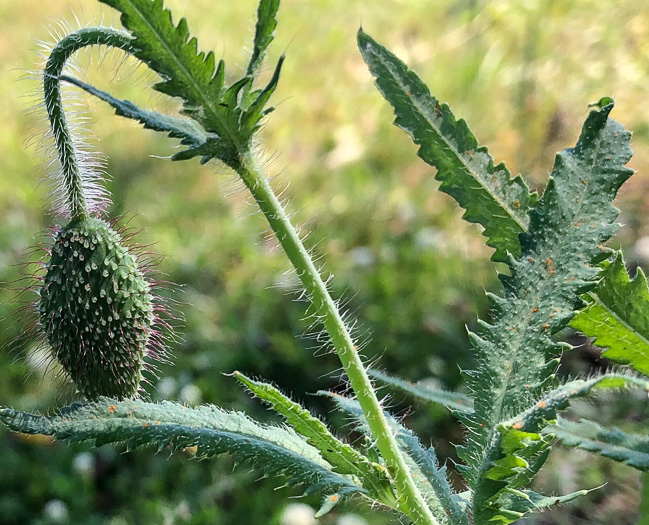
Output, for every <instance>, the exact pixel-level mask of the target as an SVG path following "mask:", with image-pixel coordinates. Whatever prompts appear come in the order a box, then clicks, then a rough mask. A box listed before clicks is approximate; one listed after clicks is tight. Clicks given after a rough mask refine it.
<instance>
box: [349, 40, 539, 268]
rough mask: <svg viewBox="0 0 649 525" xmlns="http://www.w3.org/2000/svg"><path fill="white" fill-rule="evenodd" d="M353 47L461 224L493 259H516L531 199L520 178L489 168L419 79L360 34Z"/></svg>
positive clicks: (462, 125)
mask: <svg viewBox="0 0 649 525" xmlns="http://www.w3.org/2000/svg"><path fill="white" fill-rule="evenodd" d="M358 46H359V48H360V51H361V53H362V55H363V58H364V59H365V62H366V63H367V65H368V66H369V69H370V72H371V73H372V75H374V77H375V79H376V85H377V87H378V88H379V91H380V92H381V93H382V94H383V96H384V97H385V99H386V100H387V101H388V102H389V103H390V104H391V105H392V106H393V107H394V111H395V114H396V120H395V124H396V125H397V126H399V127H400V128H402V129H403V130H405V131H406V132H407V133H408V134H410V135H411V136H412V138H413V140H414V142H415V144H417V145H418V146H419V152H418V154H419V156H420V157H421V158H422V159H423V160H424V161H425V162H426V163H428V164H430V165H431V166H434V167H436V168H437V175H436V178H437V179H438V180H439V181H440V182H441V183H442V184H441V186H440V189H441V190H442V191H444V192H446V193H448V194H449V195H451V196H452V197H453V198H454V199H455V200H457V202H458V203H459V205H460V206H462V208H465V210H466V212H465V214H464V218H465V219H466V220H467V221H469V222H477V223H479V224H481V225H482V226H483V228H484V235H485V236H486V237H487V244H488V245H489V246H491V247H492V248H495V249H496V252H495V253H494V255H493V259H494V260H496V261H503V262H504V261H506V260H507V252H510V253H512V254H514V255H515V256H518V255H520V243H519V240H518V236H519V234H520V233H522V232H524V231H525V230H526V229H527V226H528V223H529V217H528V212H529V210H530V209H531V208H532V207H534V205H535V204H536V202H537V200H538V197H537V195H536V193H530V191H529V188H528V187H527V185H526V184H525V182H524V181H523V179H522V178H521V176H520V175H518V176H516V177H514V178H512V177H511V175H510V173H509V170H507V168H506V167H505V165H504V163H500V164H498V165H496V166H494V162H493V159H492V157H491V155H489V153H488V151H487V148H485V147H480V146H479V145H478V141H477V139H476V138H475V136H474V135H473V133H472V132H471V130H470V129H469V127H468V126H467V124H466V122H465V121H464V120H463V119H460V120H456V119H455V116H454V115H453V113H452V112H451V110H450V108H449V107H448V105H447V104H441V103H440V102H439V101H438V100H437V99H436V98H435V97H433V96H432V95H431V93H430V91H429V89H428V87H427V86H426V84H424V83H423V82H422V81H421V80H420V79H419V77H418V76H417V75H416V74H415V73H414V72H413V71H411V70H409V69H408V66H406V65H405V64H404V63H403V62H402V61H401V60H399V59H398V58H397V57H396V56H395V55H393V54H392V53H391V52H390V51H388V50H387V49H386V48H385V47H383V46H382V45H380V44H378V43H377V42H376V41H374V40H373V39H372V38H371V37H370V36H369V35H367V34H366V33H364V32H363V31H362V30H361V31H359V33H358Z"/></svg>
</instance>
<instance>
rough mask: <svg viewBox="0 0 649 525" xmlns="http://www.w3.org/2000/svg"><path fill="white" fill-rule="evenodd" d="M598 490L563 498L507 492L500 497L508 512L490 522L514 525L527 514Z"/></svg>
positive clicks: (578, 492)
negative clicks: (511, 524)
mask: <svg viewBox="0 0 649 525" xmlns="http://www.w3.org/2000/svg"><path fill="white" fill-rule="evenodd" d="M598 488H599V487H596V488H594V489H590V490H578V491H577V492H573V493H571V494H566V495H565V496H543V495H542V494H538V493H536V492H533V491H531V490H512V491H508V492H507V493H506V494H504V495H503V496H502V505H503V507H504V508H507V509H508V510H507V511H506V512H502V513H501V514H500V515H498V516H494V518H493V519H492V522H493V523H497V524H499V525H507V524H509V523H514V522H515V521H517V520H519V519H520V518H522V517H523V516H524V515H525V514H528V513H529V512H532V511H541V510H544V509H547V508H549V507H553V506H555V505H561V504H563V503H568V502H569V501H572V500H574V499H576V498H578V497H580V496H585V495H586V494H588V493H589V492H592V491H593V490H597V489H598Z"/></svg>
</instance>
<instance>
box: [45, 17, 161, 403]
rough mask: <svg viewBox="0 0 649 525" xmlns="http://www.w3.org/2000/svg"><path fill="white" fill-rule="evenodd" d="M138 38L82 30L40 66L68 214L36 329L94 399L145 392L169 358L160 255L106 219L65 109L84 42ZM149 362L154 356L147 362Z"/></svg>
mask: <svg viewBox="0 0 649 525" xmlns="http://www.w3.org/2000/svg"><path fill="white" fill-rule="evenodd" d="M131 40H132V37H131V36H130V35H129V34H128V33H126V32H125V31H119V30H116V29H112V28H107V27H98V28H82V29H79V30H77V31H74V32H72V33H70V34H68V35H67V36H65V37H64V38H62V39H60V41H59V42H58V43H57V44H56V45H55V46H53V47H52V49H51V52H50V54H49V56H48V58H47V60H46V63H45V66H44V71H43V77H42V80H43V97H44V103H43V106H44V108H45V109H46V111H47V118H48V121H49V128H50V132H49V133H50V135H51V137H52V139H53V143H54V146H55V151H56V154H57V157H58V161H59V164H60V172H59V174H58V175H57V177H56V181H57V184H56V185H57V188H55V192H54V196H55V198H54V199H53V203H52V209H53V212H54V214H55V215H58V216H59V217H63V218H65V219H67V220H68V222H67V224H66V225H64V226H62V227H59V228H55V229H54V233H53V236H52V241H51V242H50V244H49V246H47V247H46V255H45V257H44V260H43V261H42V262H41V268H42V272H41V274H40V275H37V276H36V279H37V281H36V286H34V287H33V289H34V290H35V291H36V293H37V295H38V298H37V300H36V302H35V303H34V310H35V313H36V316H37V319H38V323H37V324H38V331H39V332H40V335H41V336H42V339H43V340H44V341H45V343H46V345H47V346H48V348H49V350H50V352H51V355H52V357H53V358H54V359H56V360H57V361H58V362H59V363H60V365H61V367H62V368H63V370H64V371H65V373H66V375H67V376H69V377H70V379H72V381H73V382H74V384H75V385H76V387H77V389H78V391H79V392H80V393H81V394H83V395H84V396H85V397H86V398H87V399H89V400H95V399H98V398H99V397H101V396H110V397H114V398H117V399H124V398H128V397H132V396H134V395H136V394H137V393H138V390H139V389H140V384H141V382H142V380H143V379H144V378H143V372H144V371H145V370H146V369H150V368H153V366H152V365H153V363H151V360H154V361H155V360H158V361H161V360H164V359H165V356H166V351H165V344H164V343H165V340H166V338H167V336H168V335H171V328H170V325H169V323H168V322H167V321H166V320H165V319H168V318H173V316H171V315H169V311H168V309H167V308H166V307H165V306H164V305H163V303H162V301H161V300H160V297H159V296H157V295H155V293H154V292H153V289H154V288H155V286H156V283H154V282H152V281H151V280H150V279H149V275H150V273H149V270H150V267H151V265H153V264H154V259H153V258H151V257H147V255H148V254H147V253H145V252H143V251H140V250H138V247H137V245H129V243H128V235H125V232H124V231H123V230H121V229H119V228H117V227H116V223H114V222H109V221H107V220H105V219H104V218H102V215H104V214H105V213H106V209H107V207H108V205H109V204H110V201H109V199H108V192H107V191H106V190H105V188H104V186H103V183H104V173H103V170H102V169H98V168H101V167H100V166H97V164H96V163H94V162H86V161H85V160H84V159H87V158H88V156H87V151H86V150H85V149H84V147H83V145H82V143H81V142H80V141H79V139H78V138H77V137H76V136H75V134H74V133H73V132H72V128H71V126H70V125H69V123H68V120H67V115H66V113H65V111H64V108H63V100H64V99H63V97H62V90H61V75H62V73H63V71H64V68H65V66H66V63H67V62H68V60H69V59H70V57H71V56H72V55H73V54H74V53H75V52H77V51H78V50H80V49H82V48H84V47H87V46H108V47H110V48H121V49H126V48H127V47H128V45H129V43H130V41H131ZM145 358H149V359H146V360H145Z"/></svg>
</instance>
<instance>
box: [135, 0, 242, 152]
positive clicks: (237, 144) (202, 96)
mask: <svg viewBox="0 0 649 525" xmlns="http://www.w3.org/2000/svg"><path fill="white" fill-rule="evenodd" d="M124 1H125V2H128V4H129V5H130V6H131V7H132V9H133V10H134V11H135V12H136V13H137V14H138V16H139V17H140V19H141V20H142V22H143V23H144V24H145V25H146V26H147V27H148V28H149V30H150V31H151V32H152V33H153V34H154V35H155V36H156V37H157V39H158V42H159V43H160V45H162V46H163V47H164V49H165V50H166V51H167V53H168V55H169V56H170V57H171V58H172V60H173V61H174V63H176V65H177V66H178V68H179V69H180V70H181V72H182V73H183V75H184V76H185V78H186V80H187V81H188V84H189V85H190V87H193V88H194V90H195V93H196V94H198V96H199V98H200V99H202V100H203V103H204V105H205V107H207V108H209V109H210V112H211V113H212V115H213V116H214V117H215V118H216V119H217V120H218V121H219V123H220V124H221V127H222V128H223V129H224V130H225V131H226V133H227V134H228V138H229V139H230V142H231V143H232V144H233V145H234V146H235V148H236V150H237V153H239V155H241V154H243V153H245V152H246V151H247V150H246V148H244V147H243V146H242V144H241V143H240V142H239V140H238V137H237V136H236V134H235V133H232V131H231V130H230V128H229V126H227V124H226V121H225V120H224V119H223V118H222V117H221V115H220V114H219V112H218V111H215V108H214V106H213V105H212V103H211V102H210V99H209V98H208V97H207V96H206V94H205V93H204V92H203V90H202V89H201V87H200V85H199V84H198V83H196V82H195V81H194V77H193V75H192V74H191V73H190V72H189V71H188V70H187V68H186V67H185V66H184V65H183V62H182V61H181V60H179V58H178V57H177V56H176V54H175V53H174V52H173V51H172V50H171V48H170V47H169V46H168V45H167V43H166V41H165V39H164V38H162V35H160V33H159V32H158V31H157V30H156V29H155V28H154V27H153V26H152V25H151V24H150V23H149V21H148V20H147V18H146V16H144V14H143V13H142V11H140V9H138V8H137V6H136V5H135V4H134V3H133V2H132V1H131V0H124ZM170 23H171V26H172V28H173V30H174V31H175V30H176V29H177V28H176V26H174V25H173V22H170Z"/></svg>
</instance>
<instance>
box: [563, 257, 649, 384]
mask: <svg viewBox="0 0 649 525" xmlns="http://www.w3.org/2000/svg"><path fill="white" fill-rule="evenodd" d="M602 267H603V272H602V275H601V277H602V279H601V280H600V282H599V284H598V285H597V288H595V290H593V293H590V294H588V295H585V296H584V301H585V302H586V307H585V308H583V309H582V310H580V311H579V312H578V313H577V315H576V316H575V317H574V319H573V320H572V321H571V322H570V326H572V327H573V328H575V329H577V330H579V331H580V332H582V333H583V334H584V335H586V336H588V337H592V338H594V340H593V342H594V343H595V344H596V345H597V346H599V347H602V348H605V349H606V350H605V351H604V353H603V354H602V355H603V356H604V357H606V358H607V359H610V360H612V361H615V362H616V363H622V364H627V365H630V366H631V367H633V368H634V369H635V370H637V371H638V372H640V373H642V374H644V375H647V376H649V290H647V278H646V277H645V274H644V272H643V271H642V269H641V268H638V270H637V273H636V275H635V277H634V278H633V279H629V274H628V273H627V271H626V267H625V264H624V258H623V256H622V253H621V252H618V253H617V255H616V256H615V258H614V259H613V260H612V261H605V262H603V263H602Z"/></svg>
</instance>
